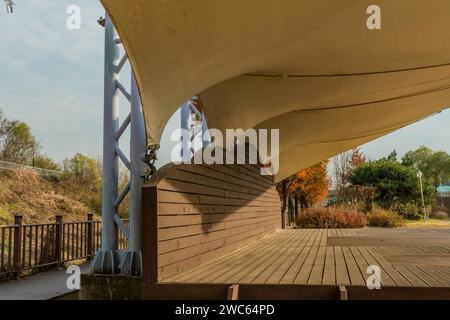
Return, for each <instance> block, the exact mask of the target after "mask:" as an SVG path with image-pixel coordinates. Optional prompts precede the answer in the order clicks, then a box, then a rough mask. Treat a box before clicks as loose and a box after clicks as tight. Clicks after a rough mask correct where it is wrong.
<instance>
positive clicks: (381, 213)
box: [367, 207, 403, 228]
mask: <svg viewBox="0 0 450 320" xmlns="http://www.w3.org/2000/svg"><path fill="white" fill-rule="evenodd" d="M367 220H368V222H369V226H371V227H382V228H395V227H401V226H402V225H403V217H402V216H401V215H399V214H397V213H395V212H392V211H387V210H383V209H381V208H378V207H374V208H373V209H372V212H370V213H369V214H368V215H367Z"/></svg>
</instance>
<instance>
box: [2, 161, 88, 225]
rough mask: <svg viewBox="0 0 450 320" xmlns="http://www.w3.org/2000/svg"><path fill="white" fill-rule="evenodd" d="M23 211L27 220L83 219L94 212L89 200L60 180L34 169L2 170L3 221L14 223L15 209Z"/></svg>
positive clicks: (4, 222)
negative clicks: (70, 191) (66, 189)
mask: <svg viewBox="0 0 450 320" xmlns="http://www.w3.org/2000/svg"><path fill="white" fill-rule="evenodd" d="M16 212H17V213H21V214H22V215H23V216H24V222H25V223H37V222H50V221H54V218H55V215H56V214H61V215H63V217H64V220H66V221H70V220H72V221H73V220H84V219H85V218H86V214H87V213H88V212H93V211H92V210H91V209H90V208H89V207H88V206H87V205H86V204H84V203H82V202H80V201H78V200H76V199H74V198H73V197H71V196H70V195H68V193H67V192H63V190H62V188H61V185H60V182H59V183H58V182H52V181H49V180H47V179H44V178H42V177H40V176H39V175H37V174H36V173H35V172H34V171H32V170H28V169H20V170H15V171H4V170H0V225H1V224H7V223H11V222H12V220H13V214H14V213H16Z"/></svg>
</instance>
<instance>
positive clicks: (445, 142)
mask: <svg viewBox="0 0 450 320" xmlns="http://www.w3.org/2000/svg"><path fill="white" fill-rule="evenodd" d="M15 2H16V7H15V13H14V15H7V14H6V12H5V10H4V8H3V7H1V6H0V61H1V65H2V68H1V72H0V88H1V95H0V109H1V110H2V111H3V112H4V113H5V114H6V116H7V117H8V118H11V119H20V120H22V121H24V122H26V123H27V124H28V125H29V126H30V127H31V130H32V132H33V134H34V135H35V136H36V137H37V138H38V140H39V141H40V143H41V145H42V152H43V153H45V154H47V155H49V156H50V157H52V158H53V159H55V160H56V161H57V162H60V161H62V160H63V159H64V158H66V157H70V156H72V155H73V154H74V153H76V152H81V153H84V154H88V155H90V156H94V157H100V156H101V151H102V121H103V120H102V119H103V118H102V111H103V54H104V43H103V32H104V29H103V28H101V27H100V26H99V25H98V24H97V19H98V18H99V17H100V16H104V10H103V8H102V7H101V5H100V4H99V2H98V1H96V0H78V1H76V0H16V1H15ZM0 5H3V1H2V3H1V4H0ZM70 5H77V6H79V7H80V9H81V26H80V29H79V30H69V29H68V28H67V25H66V21H67V19H68V18H69V14H68V13H67V12H66V11H67V8H68V7H69V6H70ZM122 76H123V83H124V85H125V86H126V87H129V77H130V68H129V66H126V67H125V69H124V70H123V72H122ZM127 110H129V107H128V105H127V103H126V102H125V101H124V99H122V101H121V117H122V119H123V118H125V117H126V115H127ZM179 121H180V120H179V115H177V114H175V115H174V116H173V117H172V119H171V120H170V122H169V124H168V128H175V127H176V126H177V125H178V123H179ZM167 131H170V130H167ZM449 138H450V110H447V111H444V112H442V113H440V114H438V115H435V116H433V117H430V118H428V119H426V120H423V121H420V122H418V123H416V124H413V125H411V126H408V127H406V128H404V129H401V130H399V131H397V132H394V133H392V134H390V135H387V136H385V137H382V138H380V139H378V140H375V141H373V142H370V143H368V144H366V145H364V146H362V151H363V152H364V153H365V154H366V155H367V156H368V158H370V159H376V158H379V157H382V156H385V155H387V154H388V153H389V152H391V151H392V150H394V149H395V150H396V151H397V153H398V154H399V155H400V156H401V155H403V154H404V153H405V152H407V151H408V150H411V149H415V148H417V147H419V146H421V145H426V146H428V147H430V148H431V149H434V150H444V151H447V152H449V153H450V139H449ZM168 139H169V138H168V136H167V133H165V134H164V136H163V140H162V143H161V144H162V145H168V143H167V142H168ZM128 140H129V136H128V135H127V134H125V136H124V138H123V139H122V148H123V149H124V151H125V152H127V150H128ZM168 150H169V148H163V149H162V150H161V152H160V158H162V159H164V162H165V161H166V159H168V157H169V155H168Z"/></svg>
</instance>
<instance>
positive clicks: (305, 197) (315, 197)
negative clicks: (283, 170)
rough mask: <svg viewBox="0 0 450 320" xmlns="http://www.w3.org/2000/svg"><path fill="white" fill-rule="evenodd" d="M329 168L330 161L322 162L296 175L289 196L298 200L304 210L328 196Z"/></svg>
mask: <svg viewBox="0 0 450 320" xmlns="http://www.w3.org/2000/svg"><path fill="white" fill-rule="evenodd" d="M327 166H328V161H322V162H320V163H318V164H316V165H314V166H312V167H309V168H306V169H303V170H301V171H300V172H298V173H296V174H295V175H294V177H293V182H292V183H291V185H290V188H289V194H292V195H293V196H294V197H295V199H296V200H298V202H299V204H300V207H301V209H302V210H303V209H305V208H309V207H311V206H313V205H314V204H315V203H317V202H320V201H322V200H324V199H325V198H326V196H327V195H328V183H329V180H328V172H327Z"/></svg>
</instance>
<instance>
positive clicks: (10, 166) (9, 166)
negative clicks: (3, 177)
mask: <svg viewBox="0 0 450 320" xmlns="http://www.w3.org/2000/svg"><path fill="white" fill-rule="evenodd" d="M0 169H2V170H17V169H30V170H33V171H35V172H36V173H37V174H39V175H41V176H50V177H51V176H54V177H59V176H61V175H62V171H58V170H48V169H41V168H36V167H31V166H27V165H24V164H18V163H13V162H8V161H1V160H0Z"/></svg>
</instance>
